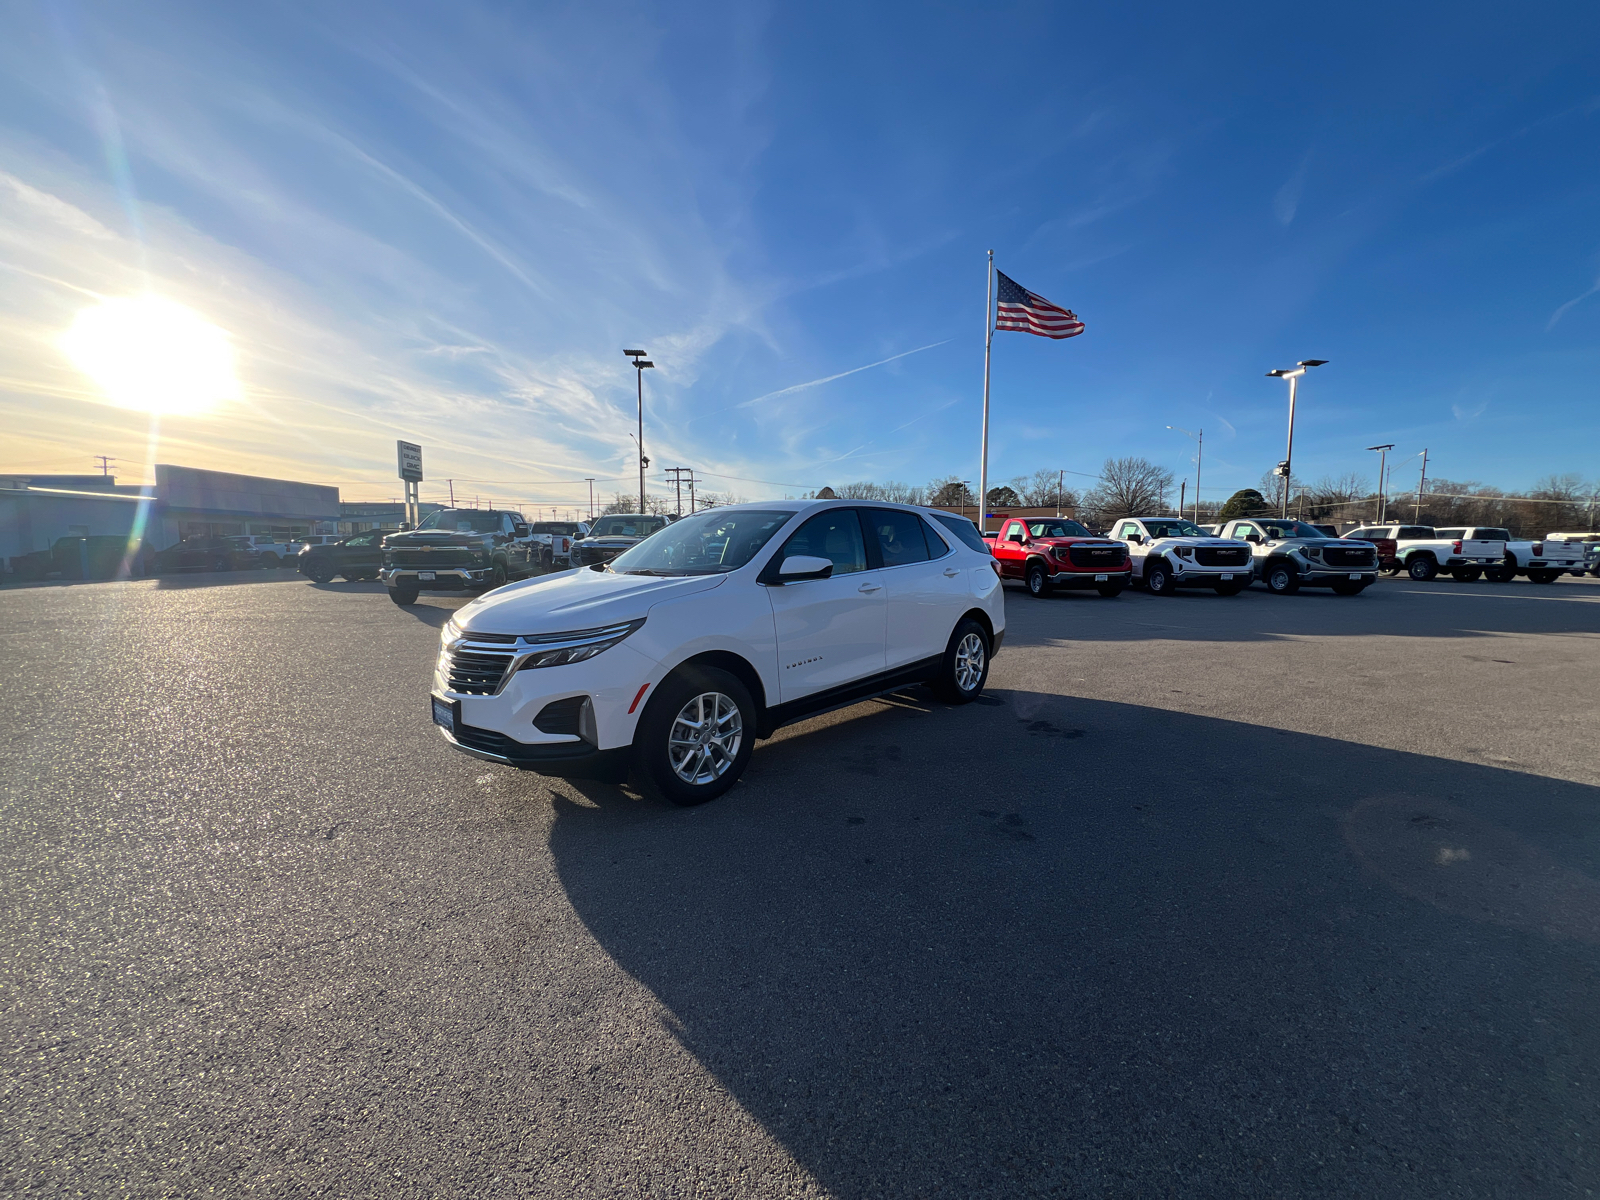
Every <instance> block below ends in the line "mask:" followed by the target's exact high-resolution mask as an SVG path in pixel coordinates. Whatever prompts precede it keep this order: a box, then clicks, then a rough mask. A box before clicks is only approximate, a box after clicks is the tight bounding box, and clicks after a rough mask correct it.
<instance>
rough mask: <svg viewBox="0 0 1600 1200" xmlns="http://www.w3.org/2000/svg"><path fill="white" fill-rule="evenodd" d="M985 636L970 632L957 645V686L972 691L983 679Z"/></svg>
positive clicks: (965, 690) (964, 690)
mask: <svg viewBox="0 0 1600 1200" xmlns="http://www.w3.org/2000/svg"><path fill="white" fill-rule="evenodd" d="M984 655H985V651H984V648H983V638H982V637H980V636H979V635H978V634H976V633H969V634H967V636H966V637H964V638H962V639H961V643H960V645H958V646H957V647H956V686H957V687H959V688H960V689H961V690H962V691H963V692H970V691H971V690H972V689H973V688H975V687H977V686H978V684H979V682H980V681H981V680H982V679H983V661H984Z"/></svg>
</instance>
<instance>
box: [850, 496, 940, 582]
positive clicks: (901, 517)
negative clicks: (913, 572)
mask: <svg viewBox="0 0 1600 1200" xmlns="http://www.w3.org/2000/svg"><path fill="white" fill-rule="evenodd" d="M861 515H862V516H863V517H864V518H866V521H867V524H868V525H869V526H870V527H871V528H872V530H873V532H874V533H876V534H877V535H878V550H879V552H880V553H881V554H882V555H883V565H884V566H886V567H904V566H909V565H910V564H912V563H919V562H927V561H928V543H927V542H926V541H925V540H924V539H923V536H922V521H921V520H920V519H919V518H918V517H917V514H916V513H911V512H900V511H898V510H896V509H892V508H866V509H862V510H861Z"/></svg>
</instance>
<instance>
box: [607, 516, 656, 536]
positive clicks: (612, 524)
mask: <svg viewBox="0 0 1600 1200" xmlns="http://www.w3.org/2000/svg"><path fill="white" fill-rule="evenodd" d="M666 527H667V519H666V518H665V517H601V518H600V519H599V520H598V521H596V522H595V523H594V528H592V529H590V530H589V536H590V537H637V538H642V537H649V536H650V535H651V534H652V533H654V532H656V530H658V529H665V528H666Z"/></svg>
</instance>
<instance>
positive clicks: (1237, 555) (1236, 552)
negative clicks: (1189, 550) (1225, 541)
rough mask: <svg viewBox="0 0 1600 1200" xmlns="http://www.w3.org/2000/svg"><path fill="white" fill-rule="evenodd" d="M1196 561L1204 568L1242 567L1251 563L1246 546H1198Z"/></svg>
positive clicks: (1195, 555)
mask: <svg viewBox="0 0 1600 1200" xmlns="http://www.w3.org/2000/svg"><path fill="white" fill-rule="evenodd" d="M1194 560H1195V562H1197V563H1199V564H1200V565H1201V566H1202V567H1242V566H1245V565H1246V564H1248V563H1249V561H1250V551H1249V549H1248V548H1247V547H1244V546H1197V547H1196V548H1195V552H1194Z"/></svg>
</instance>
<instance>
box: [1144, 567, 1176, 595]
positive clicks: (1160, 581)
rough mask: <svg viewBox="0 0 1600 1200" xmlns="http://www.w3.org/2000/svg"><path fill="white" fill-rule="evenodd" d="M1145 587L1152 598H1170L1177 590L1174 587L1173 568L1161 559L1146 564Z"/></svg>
mask: <svg viewBox="0 0 1600 1200" xmlns="http://www.w3.org/2000/svg"><path fill="white" fill-rule="evenodd" d="M1144 586H1145V587H1146V588H1147V589H1148V590H1149V592H1150V594H1151V595H1152V596H1170V595H1172V593H1173V592H1175V591H1176V590H1177V589H1176V588H1174V587H1173V586H1172V568H1171V567H1169V566H1167V564H1166V563H1164V562H1162V561H1161V560H1160V559H1159V558H1158V559H1156V560H1155V561H1154V562H1148V561H1147V562H1146V563H1145V564H1144Z"/></svg>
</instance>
